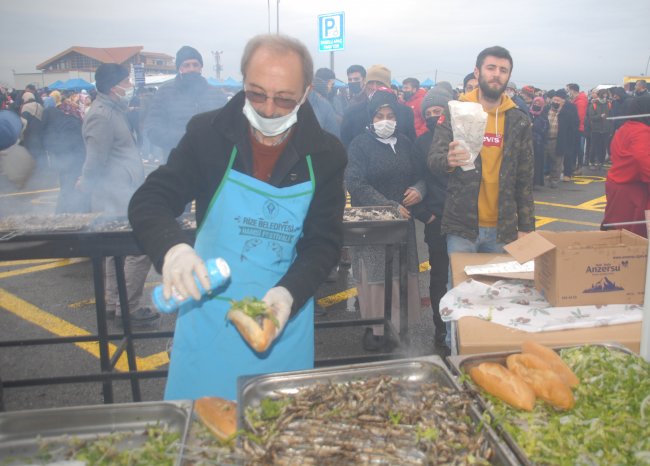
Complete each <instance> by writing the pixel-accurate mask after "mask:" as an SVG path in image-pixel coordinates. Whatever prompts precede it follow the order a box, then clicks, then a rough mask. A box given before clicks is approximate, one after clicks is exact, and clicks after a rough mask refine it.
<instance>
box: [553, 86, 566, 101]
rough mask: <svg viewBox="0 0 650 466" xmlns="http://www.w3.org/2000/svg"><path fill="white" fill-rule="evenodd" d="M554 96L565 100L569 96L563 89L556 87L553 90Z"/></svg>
mask: <svg viewBox="0 0 650 466" xmlns="http://www.w3.org/2000/svg"><path fill="white" fill-rule="evenodd" d="M555 97H559V98H560V99H562V100H567V99H568V98H569V95H568V94H567V93H566V91H565V90H564V89H558V90H557V91H555Z"/></svg>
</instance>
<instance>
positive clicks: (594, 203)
mask: <svg viewBox="0 0 650 466" xmlns="http://www.w3.org/2000/svg"><path fill="white" fill-rule="evenodd" d="M606 205H607V196H600V197H597V198H596V199H592V200H590V201H587V202H584V203H582V204H580V205H579V206H578V207H581V208H583V209H585V210H592V211H598V212H605V206H606Z"/></svg>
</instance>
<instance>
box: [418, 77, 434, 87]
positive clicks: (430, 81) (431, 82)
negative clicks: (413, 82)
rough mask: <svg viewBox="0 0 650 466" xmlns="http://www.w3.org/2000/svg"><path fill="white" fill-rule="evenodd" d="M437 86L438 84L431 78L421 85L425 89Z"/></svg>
mask: <svg viewBox="0 0 650 466" xmlns="http://www.w3.org/2000/svg"><path fill="white" fill-rule="evenodd" d="M435 84H436V83H434V82H433V81H432V80H431V78H427V79H425V80H424V81H422V82H421V83H420V86H424V87H432V86H434V85H435Z"/></svg>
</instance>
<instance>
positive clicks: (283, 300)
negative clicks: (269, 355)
mask: <svg viewBox="0 0 650 466" xmlns="http://www.w3.org/2000/svg"><path fill="white" fill-rule="evenodd" d="M262 301H264V302H265V303H266V305H267V306H269V308H271V311H273V313H274V314H275V317H276V319H278V328H277V329H276V331H275V337H274V339H275V338H277V337H278V335H280V333H282V329H284V326H285V325H287V321H288V320H289V315H290V314H291V306H292V305H293V296H291V293H289V290H287V289H286V288H285V287H283V286H276V287H275V288H271V289H270V290H269V291H267V292H266V294H265V295H264V297H263V298H262Z"/></svg>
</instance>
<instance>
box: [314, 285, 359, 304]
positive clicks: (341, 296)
mask: <svg viewBox="0 0 650 466" xmlns="http://www.w3.org/2000/svg"><path fill="white" fill-rule="evenodd" d="M356 295H357V289H356V288H349V289H347V290H345V291H341V292H339V293H334V294H331V295H329V296H325V297H323V298H320V299H319V300H318V301H317V303H318V305H319V306H321V307H330V306H333V305H334V304H337V303H340V302H342V301H346V300H348V299H350V298H353V297H354V296H356Z"/></svg>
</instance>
